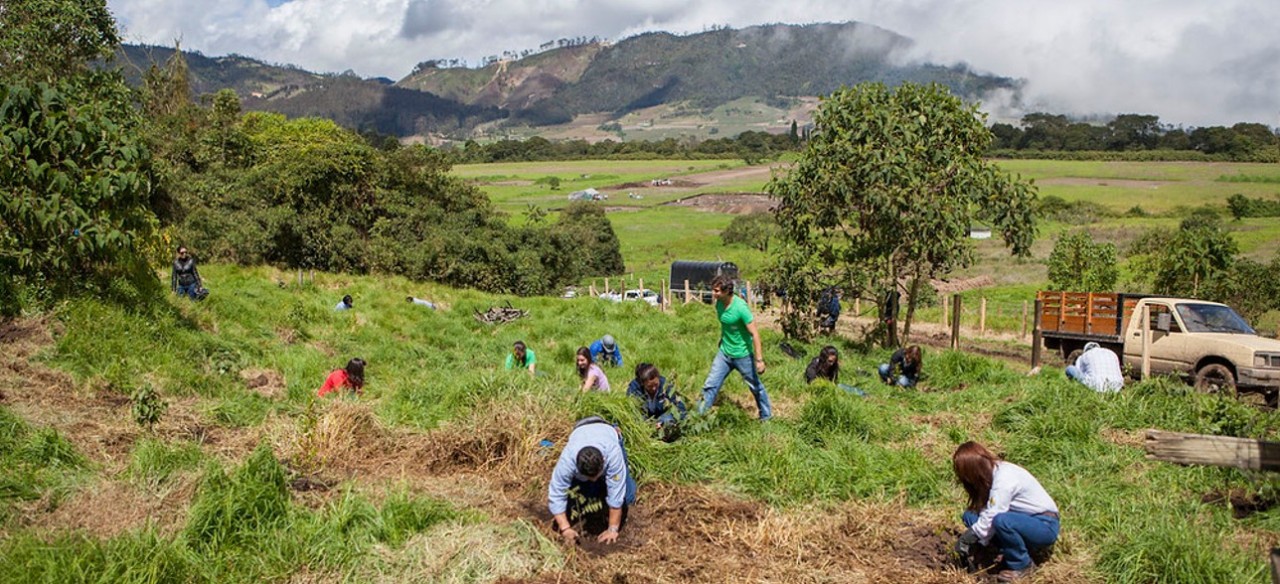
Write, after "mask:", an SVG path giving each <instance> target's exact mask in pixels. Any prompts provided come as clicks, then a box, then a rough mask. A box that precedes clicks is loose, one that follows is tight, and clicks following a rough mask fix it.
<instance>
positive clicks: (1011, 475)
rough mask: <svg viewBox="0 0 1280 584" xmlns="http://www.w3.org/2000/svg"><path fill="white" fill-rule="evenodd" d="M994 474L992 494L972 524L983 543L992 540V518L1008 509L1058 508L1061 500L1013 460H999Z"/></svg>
mask: <svg viewBox="0 0 1280 584" xmlns="http://www.w3.org/2000/svg"><path fill="white" fill-rule="evenodd" d="M991 475H992V476H991V496H990V497H988V498H987V506H986V508H985V509H983V510H982V513H979V514H978V521H977V523H974V524H973V533H974V534H975V535H977V536H978V538H979V539H981V540H982V543H983V545H986V544H988V543H990V542H991V536H992V535H993V534H992V528H991V522H992V521H993V520H995V518H996V515H999V514H1001V513H1004V512H1006V511H1015V512H1017V513H1025V514H1027V515H1037V514H1040V513H1046V512H1050V511H1052V512H1054V513H1057V512H1058V504H1057V503H1054V502H1053V497H1050V496H1049V493H1047V492H1045V490H1044V487H1042V486H1040V481H1037V480H1036V477H1033V476H1031V473H1029V472H1027V471H1026V469H1024V468H1022V467H1020V466H1018V465H1016V464H1014V463H1012V462H1004V461H1000V462H997V463H996V468H995V470H994V471H992V473H991Z"/></svg>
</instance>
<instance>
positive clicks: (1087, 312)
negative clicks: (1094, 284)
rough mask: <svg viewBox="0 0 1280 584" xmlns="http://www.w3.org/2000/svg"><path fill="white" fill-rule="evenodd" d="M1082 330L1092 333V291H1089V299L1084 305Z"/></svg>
mask: <svg viewBox="0 0 1280 584" xmlns="http://www.w3.org/2000/svg"><path fill="white" fill-rule="evenodd" d="M1084 332H1085V333H1086V334H1093V293H1092V292H1090V293H1089V300H1087V301H1086V302H1085V305H1084Z"/></svg>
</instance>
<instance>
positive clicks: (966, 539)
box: [951, 529, 982, 572]
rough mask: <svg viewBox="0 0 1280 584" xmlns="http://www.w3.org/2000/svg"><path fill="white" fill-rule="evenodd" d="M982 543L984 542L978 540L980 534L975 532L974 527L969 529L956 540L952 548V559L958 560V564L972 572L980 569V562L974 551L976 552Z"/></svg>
mask: <svg viewBox="0 0 1280 584" xmlns="http://www.w3.org/2000/svg"><path fill="white" fill-rule="evenodd" d="M981 545H982V544H981V543H979V540H978V534H976V533H974V532H973V530H972V529H967V530H965V532H964V533H963V534H962V535H961V536H960V538H959V539H957V540H956V544H955V546H954V547H952V548H951V551H952V559H953V560H954V561H955V562H956V565H958V566H960V567H961V568H964V569H965V570H968V571H970V572H976V571H978V562H977V558H976V557H975V554H974V552H976V551H977V550H978V548H979V547H981Z"/></svg>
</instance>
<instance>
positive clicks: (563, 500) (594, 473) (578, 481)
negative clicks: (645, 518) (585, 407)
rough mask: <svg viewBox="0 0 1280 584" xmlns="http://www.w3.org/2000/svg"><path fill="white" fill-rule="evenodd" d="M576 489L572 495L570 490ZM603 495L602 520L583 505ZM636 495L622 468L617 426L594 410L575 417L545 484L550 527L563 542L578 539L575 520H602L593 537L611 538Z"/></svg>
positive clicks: (622, 451) (587, 523)
mask: <svg viewBox="0 0 1280 584" xmlns="http://www.w3.org/2000/svg"><path fill="white" fill-rule="evenodd" d="M571 490H576V491H577V493H576V496H570V491H571ZM601 499H604V505H603V507H604V508H607V509H608V516H607V518H606V519H605V521H604V522H600V521H598V520H595V519H598V516H597V517H593V515H596V514H593V513H591V512H590V511H588V509H590V508H591V507H592V504H593V503H594V504H596V505H598V503H599V501H600V500H601ZM635 501H636V481H635V479H634V478H632V476H631V473H630V472H629V470H628V468H627V450H626V446H625V445H624V444H623V441H622V432H621V431H620V430H618V428H617V427H616V426H614V425H612V424H610V423H608V422H606V421H605V420H604V419H602V418H600V417H599V416H591V417H589V418H584V419H582V420H579V421H578V423H577V424H575V425H574V427H573V432H571V433H570V434H569V440H568V442H566V443H565V446H564V450H562V451H560V459H559V460H557V461H556V468H555V470H553V471H551V481H550V483H549V484H548V485H547V509H548V510H549V511H551V517H552V521H553V522H554V523H553V525H554V528H555V530H556V531H557V532H559V533H560V537H561V538H563V539H564V541H565V542H566V543H574V542H576V541H577V539H578V535H579V534H578V530H577V529H576V528H575V527H574V525H577V524H579V522H581V523H583V524H585V525H584V526H583V527H584V530H591V528H592V527H593V525H596V526H598V525H599V523H604V524H605V527H604V528H603V529H602V530H600V535H599V536H597V537H596V541H598V542H600V543H613V542H614V541H617V539H618V533H619V531H621V529H622V527H623V526H624V525H625V524H626V521H627V509H628V508H629V507H630V506H631V505H632V504H634V503H635Z"/></svg>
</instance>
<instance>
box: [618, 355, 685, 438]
mask: <svg viewBox="0 0 1280 584" xmlns="http://www.w3.org/2000/svg"><path fill="white" fill-rule="evenodd" d="M627 395H628V396H630V397H633V398H636V399H638V400H640V411H641V413H643V414H644V417H645V419H646V420H648V421H649V423H651V424H656V425H657V430H658V435H659V437H661V438H662V441H663V442H674V441H675V439H676V438H679V437H680V422H681V421H682V420H684V417H685V416H686V415H687V414H688V413H689V412H688V410H687V409H686V408H685V405H684V400H683V399H680V396H679V395H678V394H677V393H676V392H675V390H673V389H672V388H671V386H669V385H667V378H666V377H663V376H662V375H661V374H659V373H658V368H657V367H654V366H653V365H651V364H649V363H641V364H639V365H637V366H636V377H635V379H632V380H631V384H630V385H628V386H627Z"/></svg>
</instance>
